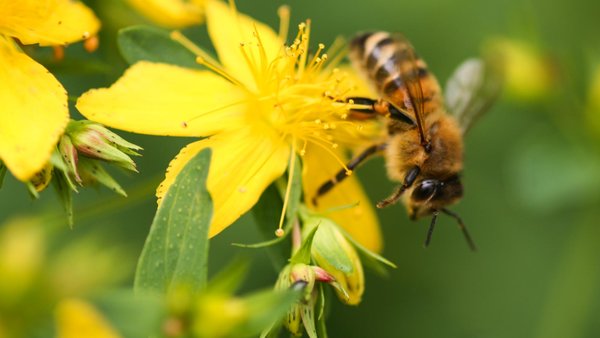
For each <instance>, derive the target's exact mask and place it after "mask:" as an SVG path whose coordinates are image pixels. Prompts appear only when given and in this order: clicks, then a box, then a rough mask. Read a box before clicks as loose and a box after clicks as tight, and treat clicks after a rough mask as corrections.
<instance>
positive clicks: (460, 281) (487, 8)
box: [0, 0, 600, 338]
mask: <svg viewBox="0 0 600 338" xmlns="http://www.w3.org/2000/svg"><path fill="white" fill-rule="evenodd" d="M86 3H88V4H89V5H90V6H91V7H92V8H94V10H95V11H96V13H97V14H98V16H99V17H100V18H101V20H102V22H103V28H102V31H101V32H100V35H99V37H100V47H99V49H98V50H97V51H96V52H95V53H93V54H89V53H87V52H85V51H84V50H83V48H82V47H81V46H80V45H73V46H69V47H68V48H67V49H66V51H65V58H64V60H62V61H57V60H54V59H53V58H52V51H51V50H48V49H43V48H31V49H30V50H28V52H29V53H30V54H31V55H32V56H33V57H34V58H35V59H36V60H38V61H40V62H42V63H43V64H44V65H45V66H46V67H48V68H49V69H50V70H51V71H52V72H53V73H54V74H55V75H57V77H58V78H59V79H60V81H61V82H62V83H63V84H64V85H65V87H66V88H67V90H68V92H69V94H70V95H71V96H72V97H76V96H78V95H79V94H81V93H82V92H84V91H86V90H88V89H89V88H95V87H101V86H107V85H110V84H111V83H113V82H114V81H115V80H116V78H117V77H118V76H119V75H120V74H122V72H123V70H124V69H125V66H126V62H125V61H124V60H123V58H122V57H121V56H120V54H119V51H118V49H117V31H118V29H120V28H124V27H128V26H131V25H135V24H140V23H146V24H147V23H148V22H147V21H146V20H145V19H144V18H142V17H141V16H139V15H138V14H137V13H135V12H134V11H132V10H131V9H130V8H129V7H128V6H127V5H126V4H125V3H122V2H121V1H120V0H102V1H100V0H96V1H86ZM283 3H284V2H283V1H262V2H251V1H237V5H238V7H239V8H240V10H242V11H244V12H246V13H249V14H250V15H252V16H254V17H256V18H257V19H259V20H261V21H264V22H267V23H269V24H270V25H271V26H274V27H277V22H278V20H277V18H276V16H275V15H274V13H275V12H276V9H277V7H278V6H280V5H281V4H283ZM288 4H289V5H291V8H292V22H300V21H301V20H303V19H305V18H311V20H312V25H313V32H312V34H313V35H312V36H313V37H314V40H313V41H315V42H319V41H323V42H324V43H329V42H331V41H333V40H334V38H335V37H337V36H339V35H341V36H344V37H346V38H349V37H351V36H352V35H353V34H354V33H355V32H358V31H365V30H373V29H376V30H388V31H401V32H403V33H404V34H405V35H406V36H407V37H408V38H409V39H410V40H411V41H412V43H413V44H414V45H415V47H416V49H417V51H418V52H419V54H420V55H421V56H422V57H423V58H424V59H425V60H427V62H428V64H429V67H430V69H431V70H432V72H434V73H435V74H437V76H438V79H439V80H440V82H441V83H445V80H446V79H447V77H448V76H449V75H450V74H451V72H452V70H453V69H454V68H455V67H456V66H457V65H458V64H459V63H460V62H461V61H462V60H464V59H466V58H467V57H471V56H475V55H478V54H480V53H481V51H482V50H483V49H485V48H486V46H490V44H491V43H494V42H497V41H502V43H503V44H505V43H513V44H514V46H520V47H519V48H522V49H521V52H523V53H525V54H526V58H527V60H528V61H527V62H534V64H536V66H534V67H522V66H523V65H520V66H521V68H519V67H517V68H516V69H521V70H519V71H516V73H517V74H516V75H518V76H520V77H523V78H524V79H525V80H522V81H517V83H516V84H517V85H520V86H522V85H524V84H526V83H527V81H526V79H528V77H529V78H530V81H533V82H536V81H542V82H543V83H542V85H541V87H540V88H542V89H539V88H537V87H536V88H537V89H535V93H536V95H514V93H515V91H517V93H518V90H519V89H518V88H514V87H513V88H509V89H507V95H505V96H503V97H502V98H501V99H500V101H499V102H498V104H497V105H495V106H494V108H493V109H492V111H491V112H490V113H489V114H488V115H487V116H484V117H482V118H481V119H480V121H479V123H478V124H477V125H476V126H474V128H472V130H471V131H470V133H469V135H468V137H467V139H466V164H465V168H466V170H465V173H464V182H465V189H466V194H465V198H464V200H463V201H462V202H461V203H460V204H459V205H458V206H456V207H455V208H453V210H455V211H457V212H458V213H459V214H460V215H461V216H462V217H463V219H464V220H465V222H466V223H467V225H468V226H469V228H470V230H471V232H472V235H473V236H474V237H475V239H476V241H477V243H478V246H479V249H480V251H479V252H478V253H476V254H473V253H471V252H469V250H468V248H467V247H466V246H465V244H464V241H463V238H462V237H461V234H460V232H459V231H458V230H456V229H455V228H454V225H453V224H454V223H453V221H452V220H449V219H444V218H441V219H440V220H439V227H438V228H437V229H436V233H435V234H434V238H433V241H432V245H431V247H429V248H428V249H423V248H422V246H421V243H422V240H423V238H424V236H425V231H426V226H427V222H426V221H422V222H417V223H413V222H411V221H409V220H408V218H407V217H406V215H405V212H404V211H403V209H402V208H401V207H400V206H397V207H392V208H389V209H386V210H382V211H381V212H380V217H381V219H382V224H383V232H384V237H385V239H386V243H385V244H386V248H385V251H384V253H385V255H386V257H387V258H389V259H390V260H391V261H393V262H394V263H396V265H397V266H398V268H397V269H395V270H392V271H391V272H390V273H389V276H388V277H387V278H386V277H381V276H379V275H376V274H373V273H370V272H367V274H366V276H365V277H366V282H365V283H366V285H365V294H364V295H363V302H362V303H361V305H360V306H359V307H356V308H349V307H346V306H342V305H341V304H338V303H337V302H332V304H331V305H332V308H331V311H330V313H329V318H328V331H329V335H330V336H332V337H343V336H347V337H357V336H358V337H360V336H373V335H374V334H376V335H377V336H378V337H398V336H406V337H414V336H417V337H539V338H552V337H561V338H562V337H575V338H576V337H597V336H599V335H600V321H598V317H599V314H600V287H599V285H600V264H599V263H598V257H600V246H599V245H598V241H599V240H600V228H599V226H598V219H599V217H600V208H598V206H599V205H600V194H599V191H600V189H599V188H600V187H599V184H600V178H599V177H600V171H599V169H600V153H599V148H600V147H599V146H600V143H599V142H600V141H599V140H600V139H599V137H598V135H600V124H599V123H598V121H599V120H600V118H599V116H600V109H599V108H598V107H599V105H598V104H597V102H598V98H599V97H600V92H598V89H597V87H598V85H597V83H598V78H599V76H598V71H597V69H598V65H599V64H600V53H599V52H600V51H599V50H598V33H599V32H600V21H598V20H597V13H598V12H600V3H599V2H596V1H591V0H573V1H565V0H560V1H554V2H542V1H539V0H530V1H527V2H522V1H517V0H509V1H504V2H481V1H475V0H458V1H452V2H450V1H440V0H437V1H436V0H426V1H419V2H390V1H382V0H374V1H369V2H354V3H348V2H344V1H340V0H331V1H327V2H322V1H316V0H310V1H303V2H299V1H291V2H288ZM185 33H186V35H187V36H190V37H191V38H192V39H193V40H194V41H195V42H197V43H199V44H202V45H204V46H209V45H210V44H209V43H208V39H207V36H206V32H205V28H203V27H200V28H198V27H192V28H188V29H186V30H185ZM499 39H500V40H499ZM515 48H516V47H515ZM527 51H529V52H527ZM530 52H531V53H530ZM522 58H523V56H521V57H520V58H516V60H517V61H515V62H523V61H519V60H522ZM529 58H532V59H529ZM517 66H519V65H517ZM538 67H541V68H539V69H538ZM532 70H535V71H532ZM540 72H542V73H543V74H546V75H544V76H543V77H544V79H540V78H537V79H533V78H531V77H538V76H539V73H540ZM536 86H537V85H536ZM526 90H531V88H529V89H526ZM509 93H513V94H509ZM71 108H72V109H71V114H72V117H73V118H78V115H77V112H76V111H75V109H74V108H73V107H71ZM120 134H121V135H122V136H124V137H125V138H126V139H127V140H130V141H132V142H133V143H135V144H139V145H140V146H142V147H143V148H144V149H145V150H144V152H143V157H142V158H140V159H139V160H138V161H136V162H137V164H138V169H139V171H140V175H136V176H124V175H123V174H122V173H116V174H115V177H116V178H117V179H118V180H119V182H122V183H123V188H124V189H125V190H126V191H127V192H128V195H129V197H128V198H124V197H120V196H116V195H113V194H111V192H110V191H107V190H106V189H104V190H103V189H99V190H98V192H94V191H81V192H80V193H79V194H77V195H76V196H74V223H75V226H74V228H73V229H69V228H68V227H67V226H66V220H65V218H64V216H63V215H62V212H61V211H60V208H61V205H60V202H59V200H58V197H57V196H55V195H52V193H51V192H49V191H46V192H44V193H42V194H41V196H40V199H39V200H36V201H33V202H32V201H31V200H30V197H29V195H28V192H27V190H26V188H24V186H23V185H21V184H19V183H18V182H16V181H15V180H14V179H13V178H12V177H11V176H10V175H6V177H5V179H4V183H3V186H2V190H1V191H0V223H1V224H3V225H2V226H1V228H0V232H1V233H2V234H1V236H0V237H1V238H2V239H1V240H0V243H1V244H0V256H1V257H0V269H1V272H0V274H1V276H2V278H1V280H0V294H1V297H0V304H1V305H0V306H1V311H0V312H1V318H0V336H2V335H4V336H7V337H10V336H15V337H19V336H23V337H38V336H40V337H45V336H48V335H47V332H52V331H51V330H50V331H46V329H47V328H50V327H52V325H53V324H52V318H53V311H54V309H55V306H56V304H57V303H58V302H59V300H60V299H62V298H64V297H84V296H87V295H91V294H94V293H96V292H99V291H101V290H105V289H107V288H113V287H117V286H120V287H130V286H131V285H132V284H133V272H134V265H135V262H136V259H137V257H139V255H140V252H141V249H142V246H143V243H144V240H145V238H146V236H147V234H148V230H149V226H150V224H151V223H152V217H153V215H154V213H155V210H156V201H155V198H154V196H153V190H154V189H155V187H156V186H157V185H158V183H159V182H160V181H161V179H162V177H163V175H164V170H165V168H166V167H167V164H168V162H169V161H170V160H171V158H172V157H173V156H174V155H175V154H176V153H177V151H178V150H179V149H180V148H181V146H182V145H184V144H187V143H189V140H186V139H183V138H182V139H174V138H169V139H167V138H159V137H147V136H140V135H128V134H125V135H123V134H124V133H120ZM383 166H384V163H383V160H382V159H375V160H373V161H370V162H369V163H367V164H366V165H364V166H363V167H362V168H361V170H359V171H358V172H357V173H358V175H359V176H360V177H361V178H362V181H363V182H364V184H365V186H366V187H367V191H368V193H369V194H370V196H371V197H372V198H373V200H379V199H381V198H382V197H384V196H386V193H387V192H388V191H389V190H390V183H389V181H388V180H387V178H385V175H384V169H383ZM32 217H33V218H32ZM253 223H254V222H253V220H252V218H251V217H248V216H246V217H243V218H242V219H240V220H239V221H238V222H237V224H235V225H234V226H232V227H230V228H229V229H228V230H226V231H225V232H223V233H222V234H221V235H219V236H217V237H216V238H215V239H214V240H212V241H211V247H210V262H209V263H210V265H209V276H212V275H214V271H217V270H220V268H221V267H222V266H224V265H226V262H228V261H229V260H231V258H232V257H234V256H236V255H245V256H250V257H252V258H253V260H252V263H251V265H250V267H249V268H248V269H249V271H250V272H249V273H250V275H251V276H252V278H248V280H247V281H246V282H245V283H244V284H243V285H242V286H241V291H242V292H244V291H248V290H252V289H256V288H259V287H265V286H269V285H272V284H273V283H274V282H275V280H276V279H277V273H276V271H275V270H274V269H273V268H272V267H271V264H269V263H268V257H267V253H266V251H265V250H262V249H259V250H249V249H247V248H240V247H234V246H231V245H230V244H231V243H233V242H236V243H240V242H241V243H253V242H259V241H261V240H262V237H261V235H260V231H259V230H256V229H255V227H254V226H253ZM100 303H101V302H98V304H100ZM99 306H100V305H99ZM332 314H335V315H332ZM150 317H151V316H150ZM151 318H154V317H151ZM40 332H42V333H43V332H46V335H43V334H40ZM50 336H52V335H50Z"/></svg>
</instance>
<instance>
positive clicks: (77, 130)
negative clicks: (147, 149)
mask: <svg viewBox="0 0 600 338" xmlns="http://www.w3.org/2000/svg"><path fill="white" fill-rule="evenodd" d="M66 133H67V134H68V135H69V136H70V137H71V140H72V142H73V145H75V147H76V148H77V150H78V151H79V152H80V154H81V155H84V156H87V157H91V158H97V159H101V160H105V161H108V162H113V163H115V164H116V165H118V166H120V167H123V168H125V169H127V170H131V171H136V172H137V169H136V167H135V163H134V162H133V160H132V159H131V158H130V157H129V155H133V156H138V155H139V154H138V153H137V152H136V150H141V149H142V148H140V147H139V146H137V145H135V144H133V143H129V142H127V141H126V140H124V139H123V138H121V137H120V136H118V135H117V134H115V133H113V132H112V131H110V130H108V129H107V128H105V127H103V126H102V125H100V124H97V123H94V122H91V121H87V120H82V121H70V122H69V125H68V126H67V132H66Z"/></svg>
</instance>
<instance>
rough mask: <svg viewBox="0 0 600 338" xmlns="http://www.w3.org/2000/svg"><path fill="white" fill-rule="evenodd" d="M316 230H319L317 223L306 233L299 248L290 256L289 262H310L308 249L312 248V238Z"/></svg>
mask: <svg viewBox="0 0 600 338" xmlns="http://www.w3.org/2000/svg"><path fill="white" fill-rule="evenodd" d="M317 230H319V225H318V224H317V225H316V226H315V227H314V228H313V229H312V230H311V231H310V232H309V233H308V235H307V236H306V238H305V239H304V241H303V242H302V246H300V249H298V251H297V252H296V253H295V254H294V256H293V257H292V258H290V262H291V263H301V264H310V251H311V249H312V244H313V239H314V238H315V234H316V233H317Z"/></svg>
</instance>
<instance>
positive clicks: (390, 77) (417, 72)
mask: <svg viewBox="0 0 600 338" xmlns="http://www.w3.org/2000/svg"><path fill="white" fill-rule="evenodd" d="M350 59H351V61H352V63H353V64H354V66H355V67H356V68H357V69H359V70H360V71H362V72H363V73H364V75H366V77H367V78H368V79H369V80H371V81H372V83H373V84H374V87H375V89H376V90H377V92H378V93H379V94H380V95H381V96H382V97H384V98H386V99H387V100H389V101H390V102H392V103H393V104H395V105H397V106H398V107H399V108H401V109H405V110H412V109H410V107H411V99H412V102H415V104H416V105H419V103H418V102H417V101H419V100H422V101H423V105H422V107H423V111H422V112H421V114H423V115H426V114H428V113H430V112H431V111H435V110H437V109H439V108H441V107H442V101H441V95H440V94H441V93H440V87H439V84H438V83H437V80H436V79H435V77H434V76H433V75H432V74H430V73H429V71H428V70H427V65H426V64H425V62H424V61H423V60H421V59H420V58H418V57H417V56H416V54H415V53H414V51H413V48H412V46H411V45H410V43H409V42H408V41H407V40H406V39H404V38H402V37H400V36H392V35H390V34H389V33H387V32H374V33H365V34H361V35H359V36H357V37H356V38H355V39H354V40H352V43H351V45H350ZM417 109H418V108H417Z"/></svg>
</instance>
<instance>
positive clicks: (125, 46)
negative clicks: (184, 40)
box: [117, 26, 203, 69]
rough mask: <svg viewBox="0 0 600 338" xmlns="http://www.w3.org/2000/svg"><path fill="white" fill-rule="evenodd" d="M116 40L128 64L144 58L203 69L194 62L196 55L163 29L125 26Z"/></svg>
mask: <svg viewBox="0 0 600 338" xmlns="http://www.w3.org/2000/svg"><path fill="white" fill-rule="evenodd" d="M117 41H118V44H119V49H120V51H121V55H123V58H125V60H126V61H127V62H128V63H129V64H134V63H136V62H138V61H142V60H145V61H152V62H161V63H168V64H171V65H176V66H182V67H186V68H197V69H203V67H202V66H200V65H199V64H198V63H197V62H196V55H194V53H192V52H191V51H189V50H188V49H186V48H185V47H184V46H182V45H181V44H180V43H178V42H177V41H175V40H173V39H172V38H171V36H170V32H169V31H166V30H164V29H160V28H154V27H149V26H133V27H127V28H124V29H122V30H120V31H119V36H118V39H117Z"/></svg>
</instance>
